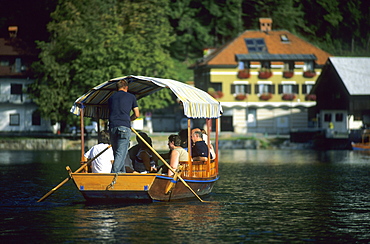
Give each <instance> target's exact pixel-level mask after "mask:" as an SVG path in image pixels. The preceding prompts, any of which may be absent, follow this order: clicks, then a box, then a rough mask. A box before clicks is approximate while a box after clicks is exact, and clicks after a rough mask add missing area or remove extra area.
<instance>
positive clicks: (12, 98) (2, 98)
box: [0, 94, 32, 104]
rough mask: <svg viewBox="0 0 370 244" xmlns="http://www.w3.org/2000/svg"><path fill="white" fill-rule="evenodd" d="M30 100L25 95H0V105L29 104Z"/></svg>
mask: <svg viewBox="0 0 370 244" xmlns="http://www.w3.org/2000/svg"><path fill="white" fill-rule="evenodd" d="M31 101H32V100H31V99H30V98H29V97H28V95H27V94H22V95H15V94H0V103H17V104H19V103H29V102H31Z"/></svg>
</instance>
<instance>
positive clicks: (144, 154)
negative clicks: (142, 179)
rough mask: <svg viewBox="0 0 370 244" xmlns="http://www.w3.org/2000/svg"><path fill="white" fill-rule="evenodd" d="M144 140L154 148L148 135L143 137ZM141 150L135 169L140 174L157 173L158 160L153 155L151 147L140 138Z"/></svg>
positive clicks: (137, 156)
mask: <svg viewBox="0 0 370 244" xmlns="http://www.w3.org/2000/svg"><path fill="white" fill-rule="evenodd" d="M141 136H142V138H143V139H144V140H145V141H146V142H147V143H148V144H149V145H150V146H152V139H151V138H150V137H149V136H148V135H146V134H145V135H144V134H143V135H141ZM138 144H139V150H138V152H137V154H136V157H135V162H134V169H135V171H137V172H140V173H148V172H157V160H158V159H157V158H156V157H155V156H154V155H153V154H152V151H151V150H150V149H149V147H148V146H147V145H146V144H145V143H144V142H143V141H142V140H141V139H140V138H138Z"/></svg>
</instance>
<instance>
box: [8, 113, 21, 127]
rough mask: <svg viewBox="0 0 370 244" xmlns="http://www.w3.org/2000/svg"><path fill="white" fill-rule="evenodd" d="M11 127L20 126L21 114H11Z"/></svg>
mask: <svg viewBox="0 0 370 244" xmlns="http://www.w3.org/2000/svg"><path fill="white" fill-rule="evenodd" d="M9 125H19V114H10V117H9Z"/></svg>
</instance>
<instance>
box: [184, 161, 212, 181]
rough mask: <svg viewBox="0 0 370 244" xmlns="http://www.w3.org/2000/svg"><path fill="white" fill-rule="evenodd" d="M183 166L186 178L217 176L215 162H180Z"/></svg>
mask: <svg viewBox="0 0 370 244" xmlns="http://www.w3.org/2000/svg"><path fill="white" fill-rule="evenodd" d="M179 163H180V164H181V165H182V166H183V169H182V174H181V175H182V176H184V177H196V178H202V177H212V176H216V175H217V172H216V162H215V161H214V160H211V161H210V162H208V161H192V162H190V163H189V162H188V161H180V162H179Z"/></svg>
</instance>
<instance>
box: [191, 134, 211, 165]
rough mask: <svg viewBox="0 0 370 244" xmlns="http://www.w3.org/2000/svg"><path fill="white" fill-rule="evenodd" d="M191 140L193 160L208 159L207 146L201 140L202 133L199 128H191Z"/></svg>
mask: <svg viewBox="0 0 370 244" xmlns="http://www.w3.org/2000/svg"><path fill="white" fill-rule="evenodd" d="M191 140H192V143H193V146H192V148H191V156H192V158H193V160H194V161H207V160H208V146H207V144H206V142H205V141H203V133H202V132H201V131H200V130H199V129H193V130H192V132H191Z"/></svg>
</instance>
